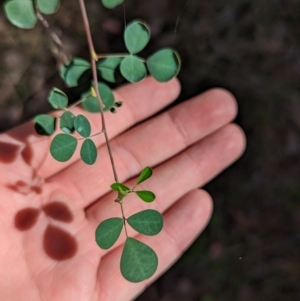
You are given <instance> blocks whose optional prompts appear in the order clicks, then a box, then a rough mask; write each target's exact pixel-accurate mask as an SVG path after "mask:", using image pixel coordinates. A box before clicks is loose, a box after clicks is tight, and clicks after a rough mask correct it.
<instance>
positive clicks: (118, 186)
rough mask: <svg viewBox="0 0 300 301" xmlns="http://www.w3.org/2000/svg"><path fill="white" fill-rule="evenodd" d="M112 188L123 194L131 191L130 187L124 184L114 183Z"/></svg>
mask: <svg viewBox="0 0 300 301" xmlns="http://www.w3.org/2000/svg"><path fill="white" fill-rule="evenodd" d="M110 188H111V189H113V190H115V191H118V192H120V193H122V194H124V193H127V192H129V191H131V189H130V188H129V187H127V186H126V185H124V184H122V183H113V184H111V185H110Z"/></svg>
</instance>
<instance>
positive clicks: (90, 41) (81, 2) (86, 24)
mask: <svg viewBox="0 0 300 301" xmlns="http://www.w3.org/2000/svg"><path fill="white" fill-rule="evenodd" d="M79 5H80V10H81V14H82V18H83V24H84V28H85V33H86V37H87V42H88V47H89V50H90V55H91V68H92V74H93V81H94V89H95V92H96V94H97V99H98V102H99V106H100V114H101V119H102V132H103V133H104V137H105V142H106V146H107V150H108V154H109V158H110V162H111V167H112V170H113V174H114V178H115V181H116V182H119V180H118V174H117V171H116V167H115V163H114V158H113V154H112V151H111V147H110V143H109V139H108V135H107V129H106V124H105V118H104V112H103V103H102V100H101V97H100V94H99V90H98V75H97V66H96V61H97V60H98V58H97V54H96V52H95V48H94V43H93V39H92V34H91V29H90V24H89V19H88V16H87V12H86V7H85V3H84V0H79Z"/></svg>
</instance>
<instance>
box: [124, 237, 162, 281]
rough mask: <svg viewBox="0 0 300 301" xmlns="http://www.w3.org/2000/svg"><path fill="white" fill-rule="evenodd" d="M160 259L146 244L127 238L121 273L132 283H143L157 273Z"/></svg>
mask: <svg viewBox="0 0 300 301" xmlns="http://www.w3.org/2000/svg"><path fill="white" fill-rule="evenodd" d="M157 266H158V258H157V255H156V253H155V252H154V251H153V250H152V249H151V248H150V247H149V246H147V245H146V244H144V243H142V242H140V241H138V240H136V239H134V238H132V237H127V239H126V241H125V245H124V249H123V252H122V256H121V263H120V268H121V273H122V275H123V277H124V278H125V279H127V280H128V281H131V282H141V281H143V280H146V279H148V278H150V277H151V276H152V275H153V274H154V273H155V271H156V269H157Z"/></svg>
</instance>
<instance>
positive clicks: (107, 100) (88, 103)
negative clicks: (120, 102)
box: [81, 82, 115, 113]
mask: <svg viewBox="0 0 300 301" xmlns="http://www.w3.org/2000/svg"><path fill="white" fill-rule="evenodd" d="M98 91H99V94H100V97H101V100H102V103H103V105H104V108H103V111H109V110H110V109H111V108H112V107H113V106H114V105H115V97H114V94H113V92H112V90H111V88H110V87H109V86H108V85H106V84H105V83H102V82H100V83H98ZM86 97H87V99H86V100H84V101H83V102H82V106H83V108H84V109H85V110H86V111H88V112H92V113H97V112H100V107H99V102H98V99H97V97H96V96H92V95H91V92H90V91H87V92H85V93H83V94H82V95H81V98H83V99H84V98H86Z"/></svg>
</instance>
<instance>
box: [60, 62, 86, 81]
mask: <svg viewBox="0 0 300 301" xmlns="http://www.w3.org/2000/svg"><path fill="white" fill-rule="evenodd" d="M90 68H91V64H90V63H89V62H88V61H86V60H84V59H81V58H74V59H73V60H72V61H70V62H67V63H65V64H64V65H63V66H62V67H61V68H60V70H59V74H60V77H61V78H62V79H63V80H64V81H65V83H66V85H67V86H69V87H76V86H77V85H78V81H79V79H80V78H81V77H82V75H83V74H84V73H85V71H87V70H89V69H90Z"/></svg>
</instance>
